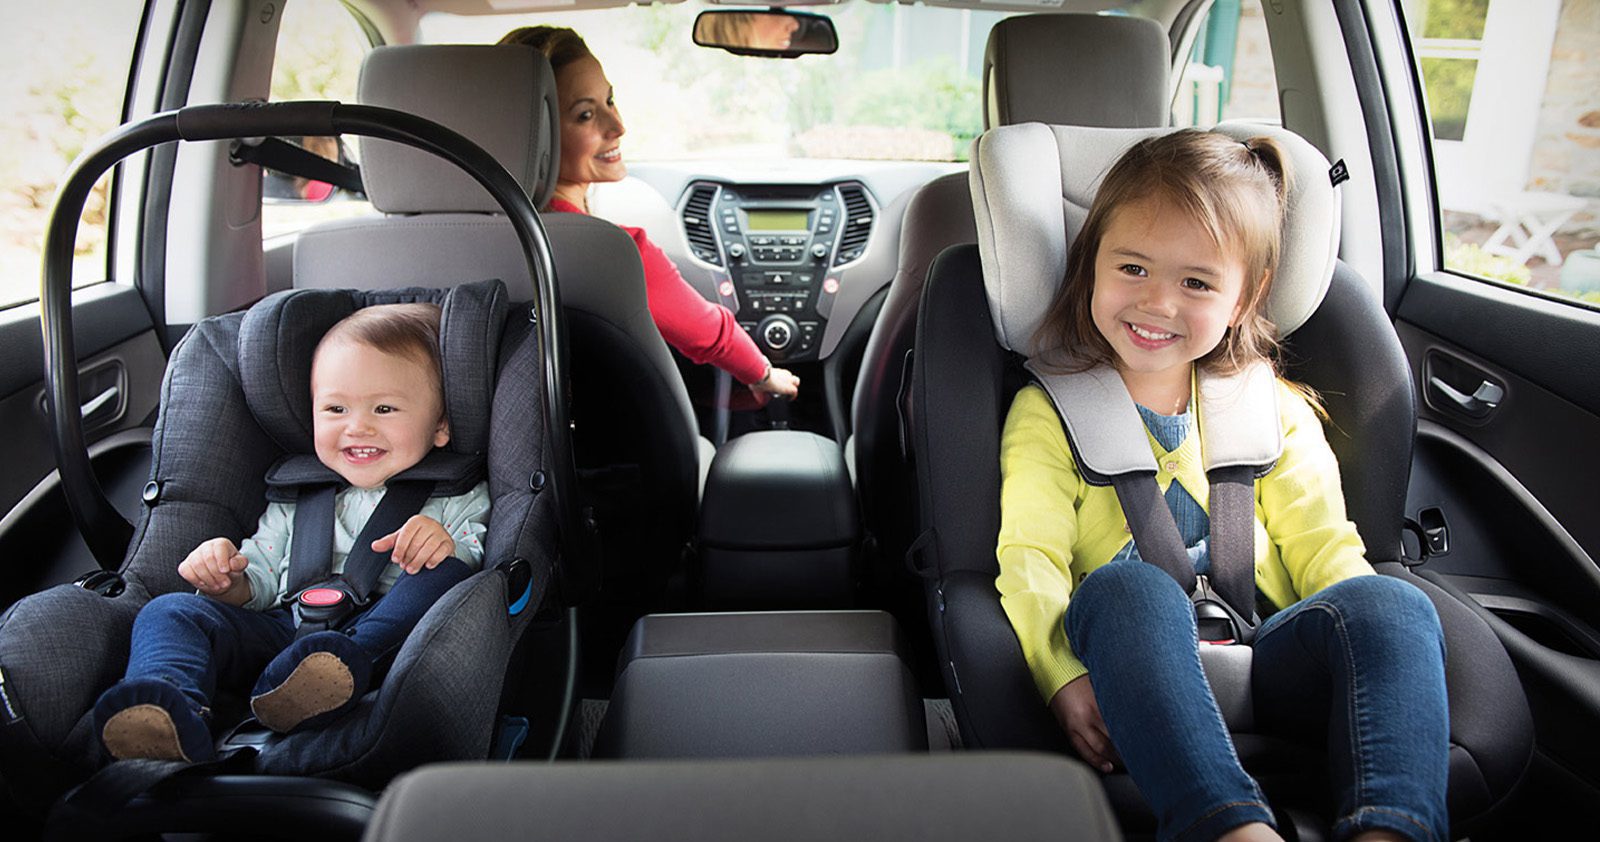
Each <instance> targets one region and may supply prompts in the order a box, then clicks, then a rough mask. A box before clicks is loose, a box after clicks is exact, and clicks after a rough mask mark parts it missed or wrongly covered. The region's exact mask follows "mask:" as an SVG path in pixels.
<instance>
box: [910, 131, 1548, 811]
mask: <svg viewBox="0 0 1600 842" xmlns="http://www.w3.org/2000/svg"><path fill="white" fill-rule="evenodd" d="M1218 130H1219V131H1223V132H1225V133H1227V134H1230V135H1232V136H1234V137H1237V138H1240V139H1244V138H1247V137H1251V136H1254V135H1262V134H1264V135H1269V136H1272V137H1274V138H1276V139H1278V140H1279V142H1280V143H1281V144H1283V145H1284V147H1285V148H1286V150H1287V152H1288V153H1289V157H1290V158H1291V163H1292V164H1293V169H1294V172H1295V178H1294V189H1293V190H1292V192H1291V194H1290V197H1289V202H1288V209H1287V219H1286V222H1285V241H1284V249H1283V259H1282V263H1281V265H1280V267H1279V272H1278V275H1277V278H1276V280H1275V282H1274V285H1273V287H1272V291H1271V298H1270V299H1269V302H1268V307H1269V315H1270V316H1271V318H1272V319H1273V321H1274V322H1275V323H1276V324H1277V325H1278V327H1279V330H1280V334H1282V335H1283V336H1285V337H1287V338H1286V341H1285V351H1286V359H1287V360H1288V363H1289V364H1288V372H1287V373H1288V376H1289V377H1291V378H1293V379H1296V380H1299V381H1301V382H1304V383H1307V384H1308V385H1310V386H1311V387H1312V388H1314V389H1317V390H1318V391H1319V392H1320V393H1321V394H1322V395H1323V396H1324V397H1325V399H1326V405H1327V406H1326V408H1327V411H1328V414H1329V416H1330V423H1329V425H1328V428H1327V434H1328V439H1329V442H1330V444H1331V445H1332V447H1333V449H1334V452H1335V454H1336V455H1337V457H1338V459H1339V463H1340V467H1341V478H1342V481H1343V488H1344V491H1345V499H1346V508H1347V511H1348V513H1349V516H1350V517H1351V519H1352V520H1353V521H1355V523H1356V525H1357V527H1358V528H1359V530H1360V532H1361V536H1362V539H1363V541H1364V542H1365V544H1366V547H1367V556H1368V559H1369V561H1371V562H1373V563H1374V564H1375V566H1377V567H1378V568H1379V570H1380V572H1384V573H1388V574H1391V575H1401V576H1404V577H1405V578H1406V579H1407V580H1408V581H1411V582H1412V583H1413V584H1416V585H1417V586H1418V587H1419V588H1421V589H1422V590H1423V591H1424V592H1426V593H1427V594H1428V596H1429V597H1430V598H1431V599H1432V600H1433V602H1434V604H1435V607H1436V608H1437V610H1438V613H1439V615H1440V619H1441V621H1442V623H1443V626H1444V631H1445V637H1446V641H1447V649H1448V654H1447V662H1446V676H1447V684H1448V690H1449V697H1450V728H1451V750H1450V771H1449V776H1450V791H1449V801H1450V813H1451V817H1452V822H1453V826H1454V829H1455V832H1456V833H1461V832H1463V831H1464V830H1465V829H1466V828H1467V827H1468V826H1469V824H1470V822H1471V821H1472V820H1474V819H1476V818H1480V817H1482V816H1484V815H1485V814H1487V813H1488V812H1489V811H1490V810H1491V809H1492V808H1493V807H1494V806H1495V805H1497V804H1499V803H1500V802H1501V801H1502V800H1503V799H1504V798H1505V796H1506V795H1507V794H1508V793H1509V792H1510V791H1511V789H1512V788H1513V786H1514V784H1515V783H1516V782H1517V781H1518V779H1519V778H1520V777H1521V775H1522V772H1523V770H1524V769H1525V768H1526V765H1527V763H1528V760H1529V758H1530V756H1531V751H1532V737H1533V731H1532V720H1531V716H1530V714H1529V710H1528V705H1527V701H1526V699H1525V697H1524V695H1523V693H1522V689H1521V686H1520V685H1519V684H1518V682H1517V678H1516V673H1515V671H1514V670H1513V668H1512V666H1511V663H1510V660H1509V658H1508V657H1507V656H1506V653H1505V651H1504V649H1503V648H1502V647H1501V645H1500V643H1499V641H1498V640H1497V639H1496V638H1495V637H1494V634H1493V632H1491V631H1490V630H1489V628H1488V627H1487V625H1486V624H1484V623H1483V621H1482V620H1480V619H1479V618H1478V616H1477V615H1476V614H1474V613H1473V612H1472V611H1470V610H1469V609H1468V608H1467V607H1466V606H1464V605H1462V604H1461V603H1459V602H1456V601H1455V600H1453V599H1452V598H1450V597H1449V596H1448V595H1446V594H1444V593H1443V592H1442V591H1440V590H1439V589H1438V588H1436V587H1434V586H1432V585H1431V584H1429V583H1428V582H1425V581H1423V580H1420V579H1419V578H1418V577H1416V576H1413V575H1410V574H1409V573H1406V572H1405V571H1404V570H1403V569H1402V568H1401V566H1400V565H1399V564H1398V563H1397V562H1398V561H1399V559H1400V558H1401V552H1402V548H1401V540H1400V536H1401V531H1402V518H1403V511H1404V498H1405V489H1406V476H1407V474H1408V472H1409V470H1410V464H1411V446H1412V439H1413V437H1414V433H1415V430H1416V408H1415V403H1414V398H1413V393H1412V391H1411V384H1410V376H1409V373H1408V369H1407V367H1406V365H1405V357H1404V354H1403V352H1402V351H1401V349H1400V346H1399V340H1398V338H1397V337H1396V335H1395V333H1394V329H1393V327H1392V325H1391V324H1390V323H1389V321H1388V318H1387V316H1386V315H1385V314H1384V312H1383V310H1382V307H1381V306H1380V305H1379V304H1378V302H1377V300H1376V297H1375V296H1374V295H1373V294H1372V292H1371V290H1370V288H1369V287H1368V285H1367V283H1366V282H1365V281H1363V280H1362V279H1361V278H1359V277H1357V276H1356V275H1355V273H1353V272H1351V271H1350V270H1348V269H1347V268H1346V267H1343V266H1342V265H1337V264H1336V261H1335V253H1336V249H1337V245H1338V240H1339V237H1338V219H1339V215H1338V194H1337V191H1336V190H1334V189H1333V188H1332V187H1331V186H1330V180H1329V178H1328V176H1327V175H1326V173H1327V172H1328V171H1329V166H1328V163H1327V161H1326V159H1324V158H1323V157H1322V156H1321V154H1320V153H1318V152H1317V151H1316V149H1314V148H1313V147H1311V146H1310V144H1308V143H1306V142H1305V141H1304V140H1302V139H1301V138H1299V137H1298V136H1295V135H1293V134H1291V133H1289V132H1287V131H1284V130H1281V129H1276V128H1270V127H1265V126H1260V125H1236V126H1229V125H1226V124H1224V125H1223V126H1219V127H1218ZM1163 131H1168V130H1161V129H1156V130H1144V129H1099V128H1079V127H1061V126H1045V125H1041V124H1036V123H1035V124H1024V125H1020V126H1008V127H1003V128H999V129H995V130H992V131H990V132H988V133H986V134H985V135H983V136H982V137H980V138H979V140H978V143H977V146H976V149H975V153H974V155H973V167H972V190H973V204H974V208H975V210H976V214H977V226H978V240H979V242H978V245H975V246H956V247H953V248H951V249H948V250H946V251H945V252H944V253H943V254H942V255H941V256H940V257H939V259H938V260H937V261H936V262H935V264H934V267H933V270H932V272H931V275H930V278H929V282H928V288H927V290H926V292H925V293H924V297H923V301H922V307H921V317H920V322H919V325H918V333H917V340H916V349H917V352H916V357H915V362H914V367H913V382H912V390H913V400H912V405H913V411H912V424H913V444H914V447H915V449H916V452H917V454H918V456H917V466H918V467H917V478H918V485H919V504H920V521H921V525H922V529H923V532H922V534H921V536H920V537H919V539H918V541H917V543H916V545H915V546H914V549H913V554H914V559H915V561H916V563H917V565H918V567H919V568H920V569H921V570H922V571H923V573H924V575H925V576H926V577H927V581H928V583H929V584H928V588H927V593H928V597H929V611H930V617H931V620H932V623H933V627H934V637H935V642H936V644H937V647H938V650H939V656H940V661H941V668H942V669H943V671H944V674H945V679H946V685H947V687H948V689H949V691H950V696H951V702H952V704H953V707H954V709H955V713H956V718H957V721H958V723H959V724H960V728H961V733H962V740H963V743H964V744H965V745H968V746H973V747H981V748H1046V747H1047V748H1054V749H1056V750H1059V751H1067V750H1068V748H1067V745H1066V739H1065V735H1064V734H1063V733H1062V731H1061V728H1060V726H1059V725H1057V724H1056V723H1055V721H1054V719H1053V718H1052V717H1051V715H1050V713H1049V711H1048V709H1047V708H1046V706H1045V704H1044V701H1043V700H1042V699H1040V698H1039V694H1038V691H1037V690H1036V689H1035V688H1034V685H1033V682H1032V680H1031V678H1030V676H1029V674H1028V669H1027V666H1026V664H1025V663H1024V661H1023V657H1022V651H1021V649H1020V647H1019V645H1018V643H1017V640H1016V636H1015V634H1014V632H1013V631H1012V629H1011V626H1010V623H1009V621H1008V620H1007V618H1006V615H1005V612H1004V610H1003V609H1002V607H1001V604H1000V598H999V593H998V592H997V591H996V589H995V576H996V573H997V571H998V568H997V564H996V560H995V547H996V542H997V537H998V533H999V517H1000V512H999V492H1000V461H999V441H1000V430H1001V425H1002V423H1003V420H1004V417H1005V414H1006V411H1007V409H1008V408H1009V406H1010V404H1011V399H1012V397H1013V396H1014V395H1015V394H1016V391H1017V390H1018V389H1019V388H1021V387H1022V386H1023V385H1025V384H1026V383H1027V381H1028V377H1027V375H1026V373H1025V372H1024V371H1023V370H1022V367H1021V365H1020V362H1021V357H1020V356H1019V354H1021V353H1025V352H1026V350H1027V349H1028V341H1029V338H1030V337H1031V335H1032V333H1033V330H1034V328H1035V327H1036V326H1037V324H1038V323H1039V319H1040V318H1041V317H1042V315H1043V313H1044V311H1045V308H1046V304H1047V303H1048V302H1049V300H1050V297H1051V295H1052V294H1053V292H1054V290H1055V288H1056V286H1057V285H1058V284H1059V283H1060V281H1061V279H1062V278H1063V277H1064V276H1065V269H1066V256H1067V244H1068V243H1070V241H1071V238H1072V237H1073V236H1075V235H1076V233H1077V231H1078V229H1079V227H1080V226H1081V225H1082V224H1083V221H1084V218H1085V217H1086V215H1087V211H1088V207H1089V204H1090V201H1091V200H1092V198H1093V196H1094V192H1095V189H1096V188H1097V186H1098V183H1099V181H1100V178H1101V177H1102V176H1103V175H1104V173H1105V172H1106V171H1107V170H1108V169H1109V168H1110V166H1111V164H1112V163H1113V162H1114V161H1115V160H1116V159H1117V158H1118V157H1120V156H1121V154H1122V153H1123V152H1124V151H1126V150H1127V149H1128V147H1129V146H1131V145H1133V144H1134V143H1135V142H1137V141H1138V140H1140V139H1142V138H1145V137H1149V136H1151V135H1154V134H1158V133H1161V132H1163ZM1289 334H1293V336H1289ZM1013 352H1015V353H1013ZM1121 411H1125V412H1131V410H1130V409H1123V410H1121ZM1202 649H1203V650H1205V651H1203V652H1202V655H1203V656H1205V660H1206V668H1207V673H1208V677H1209V678H1210V679H1211V682H1212V685H1213V689H1214V690H1215V691H1216V693H1217V696H1218V701H1219V702H1220V703H1221V705H1222V708H1223V710H1224V713H1225V714H1226V715H1227V716H1228V720H1229V725H1230V729H1231V730H1233V731H1234V738H1235V743H1236V745H1237V746H1238V748H1239V752H1240V756H1241V759H1242V760H1243V762H1244V764H1245V768H1246V769H1247V770H1249V771H1251V772H1252V774H1255V775H1256V776H1257V777H1258V779H1259V780H1261V782H1262V783H1263V785H1264V786H1265V787H1266V788H1267V792H1268V794H1269V796H1270V797H1274V798H1275V803H1281V800H1278V795H1279V794H1280V793H1284V792H1289V793H1290V794H1289V795H1288V796H1287V797H1286V798H1287V800H1290V801H1298V802H1299V803H1300V804H1304V803H1306V802H1304V801H1300V799H1311V798H1316V799H1317V801H1312V802H1311V803H1317V802H1318V801H1320V798H1318V796H1320V795H1321V793H1320V791H1318V792H1315V793H1313V791H1312V788H1311V785H1312V784H1314V783H1315V781H1308V780H1305V776H1304V774H1303V773H1304V772H1306V771H1308V770H1309V771H1312V772H1314V771H1315V770H1316V769H1317V767H1318V766H1319V765H1320V762H1319V761H1318V755H1319V754H1320V747H1308V746H1301V745H1295V744H1288V743H1286V742H1284V741H1275V740H1273V739H1271V738H1268V737H1265V736H1262V735H1256V734H1251V733H1249V728H1248V721H1249V718H1250V717H1249V682H1248V675H1249V672H1248V665H1249V663H1248V655H1249V652H1248V650H1247V649H1245V648H1244V647H1237V646H1223V647H1213V646H1207V647H1202ZM1241 655H1242V656H1244V657H1243V658H1240V657H1238V656H1241ZM1275 776H1281V779H1280V780H1274V778H1275ZM1313 777H1314V776H1313ZM1106 782H1107V789H1108V792H1109V794H1110V795H1111V797H1112V802H1113V804H1114V805H1115V806H1117V808H1118V812H1119V814H1121V815H1122V816H1123V818H1124V822H1125V827H1126V828H1127V829H1129V830H1133V831H1137V830H1141V829H1148V828H1149V827H1151V826H1153V821H1152V820H1151V817H1150V816H1149V815H1148V812H1147V810H1146V808H1143V806H1142V805H1141V804H1140V803H1139V799H1138V795H1137V792H1136V791H1135V790H1134V788H1133V787H1132V786H1131V783H1130V781H1129V780H1128V779H1127V777H1126V775H1112V776H1109V777H1108V778H1107V779H1106ZM1275 784H1281V785H1278V786H1275ZM1141 811H1145V812H1143V816H1142V817H1141V816H1140V815H1139V814H1140V812H1141ZM1141 825H1143V827H1141Z"/></svg>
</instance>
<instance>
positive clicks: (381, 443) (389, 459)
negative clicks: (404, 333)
mask: <svg viewBox="0 0 1600 842" xmlns="http://www.w3.org/2000/svg"><path fill="white" fill-rule="evenodd" d="M311 400H312V416H311V418H312V433H313V438H314V440H315V442H316V449H317V458H318V459H319V460H321V461H322V464H324V465H327V466H328V467H330V468H332V469H333V470H334V472H335V473H337V474H338V475H339V476H341V477H343V478H344V479H345V481H346V482H348V483H350V484H351V485H353V486H356V487H357V488H377V487H378V486H380V485H383V484H384V483H385V482H388V481H389V478H390V477H392V476H394V475H395V474H398V473H400V472H401V471H403V470H405V469H407V468H409V467H411V466H412V465H415V464H417V463H418V462H420V461H422V457H424V456H427V455H428V452H429V451H431V450H433V449H434V448H435V447H443V446H445V445H446V444H448V443H449V442H450V425H449V424H448V423H446V421H445V420H444V396H443V395H441V394H440V386H439V382H438V379H437V378H436V377H434V376H433V372H432V371H431V370H430V369H429V368H428V366H426V365H424V364H422V363H421V362H418V361H417V360H414V359H412V358H410V357H407V356H403V355H399V354H389V353H385V352H383V351H380V350H378V349H377V348H373V347H372V346H370V345H366V344H363V343H360V342H353V341H334V342H332V343H330V344H326V345H324V346H323V347H321V348H319V349H318V350H317V356H316V358H315V360H313V361H312V363H311Z"/></svg>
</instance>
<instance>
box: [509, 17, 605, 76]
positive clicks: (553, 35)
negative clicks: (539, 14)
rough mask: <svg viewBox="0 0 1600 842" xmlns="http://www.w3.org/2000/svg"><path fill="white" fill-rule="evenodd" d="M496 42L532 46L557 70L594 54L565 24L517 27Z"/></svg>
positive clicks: (552, 68)
mask: <svg viewBox="0 0 1600 842" xmlns="http://www.w3.org/2000/svg"><path fill="white" fill-rule="evenodd" d="M498 43H501V44H521V45H523V46H524V47H532V48H534V49H535V50H538V51H539V52H541V53H544V57H545V58H547V59H549V60H550V69H551V70H554V71H557V72H559V71H560V70H561V68H563V67H566V66H567V65H569V64H571V63H573V62H575V61H577V60H578V59H581V58H588V57H589V56H592V55H594V53H591V52H589V45H588V44H585V43H584V42H583V38H582V37H581V36H579V35H578V33H576V32H574V31H572V30H571V29H568V28H567V27H565V26H523V27H519V28H517V29H513V30H511V31H510V32H507V33H506V34H505V35H504V36H502V37H501V38H500V41H499V42H498Z"/></svg>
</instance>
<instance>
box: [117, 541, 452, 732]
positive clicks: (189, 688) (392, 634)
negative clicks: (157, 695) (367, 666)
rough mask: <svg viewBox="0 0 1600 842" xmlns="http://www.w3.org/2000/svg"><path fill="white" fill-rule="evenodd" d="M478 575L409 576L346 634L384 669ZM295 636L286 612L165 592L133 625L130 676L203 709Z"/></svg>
mask: <svg viewBox="0 0 1600 842" xmlns="http://www.w3.org/2000/svg"><path fill="white" fill-rule="evenodd" d="M471 573H472V570H471V568H469V567H467V565H466V563H465V562H463V561H460V560H459V559H455V558H449V559H446V560H445V561H443V562H442V563H440V564H439V565H438V566H437V567H434V568H433V569H431V570H430V569H427V568H424V569H423V570H421V571H419V572H418V573H416V574H415V575H406V574H402V575H401V576H400V578H399V579H398V580H397V581H396V582H395V584H394V587H392V588H390V589H389V592H388V593H387V594H385V595H384V597H383V598H382V599H380V600H378V601H377V602H376V603H374V604H373V606H372V608H371V609H369V610H368V611H367V612H366V613H364V614H361V615H360V616H358V617H357V618H356V619H355V621H354V622H353V623H351V624H350V626H349V627H348V629H347V630H346V632H347V633H348V634H349V635H350V637H351V639H352V640H354V641H355V642H356V643H358V644H360V645H361V648H362V649H363V650H364V651H366V653H367V654H368V655H370V656H372V660H373V663H377V662H379V661H381V660H382V659H384V658H386V657H388V656H389V655H391V654H393V653H394V651H395V650H397V649H399V648H400V645H401V644H402V643H404V642H405V639H406V636H407V635H409V634H410V633H411V630H412V629H413V628H415V627H416V625H417V623H418V621H420V620H421V619H422V615H423V614H425V613H427V611H428V608H429V606H431V605H433V603H434V602H436V601H438V599H439V597H441V596H443V595H444V593H445V591H448V590H450V588H452V587H454V586H455V584H456V583H457V582H460V581H462V580H464V579H466V578H467V577H468V576H469V575H471ZM294 632H295V630H294V619H293V618H292V617H291V616H290V614H289V609H287V608H274V609H272V610H270V611H250V610H248V609H245V608H239V607H237V606H233V605H228V604H226V603H222V602H218V601H217V600H215V599H212V598H211V597H208V596H202V595H200V594H192V593H172V594H164V595H162V596H158V597H156V598H155V599H152V600H150V602H149V603H148V604H147V605H145V607H144V608H142V609H140V611H139V615H138V617H136V618H135V619H134V621H133V643H132V646H131V648H130V650H129V652H128V670H127V673H126V675H124V677H123V678H124V680H129V679H137V678H158V679H161V680H162V681H166V682H167V683H169V684H172V685H175V686H176V687H177V688H178V689H179V690H181V691H183V694H184V695H185V696H187V697H188V698H189V700H190V701H191V702H192V703H193V704H194V707H195V709H196V710H204V709H206V708H207V707H209V706H210V704H211V699H212V698H213V697H214V696H215V694H216V691H217V689H218V688H219V687H222V688H228V689H234V690H241V691H248V690H249V689H250V687H251V685H252V684H254V683H255V680H256V676H258V675H260V673H261V670H262V669H263V668H265V667H266V665H267V664H268V663H269V662H271V661H272V659H273V658H274V657H276V656H277V654H278V653H279V652H280V651H282V650H283V649H284V648H285V647H287V646H288V645H289V644H290V643H293V642H294Z"/></svg>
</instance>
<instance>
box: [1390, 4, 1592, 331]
mask: <svg viewBox="0 0 1600 842" xmlns="http://www.w3.org/2000/svg"><path fill="white" fill-rule="evenodd" d="M1404 10H1405V14H1406V25H1407V27H1408V28H1409V29H1410V34H1411V39H1412V42H1413V44H1414V48H1415V52H1416V56H1417V65H1418V68H1419V70H1420V71H1421V73H1422V83H1423V90H1424V92H1425V96H1426V101H1427V110H1428V113H1427V122H1428V124H1429V126H1430V128H1431V129H1432V133H1433V159H1434V170H1435V177H1436V183H1437V185H1438V194H1439V207H1440V214H1441V219H1440V222H1441V228H1442V229H1443V231H1444V264H1445V268H1447V269H1449V270H1452V271H1454V272H1458V273H1461V274H1464V275H1470V276H1474V277H1478V278H1485V279H1489V280H1494V281H1500V282H1503V283H1508V284H1513V285H1516V286H1519V287H1522V288H1525V289H1529V290H1532V291H1534V292H1538V293H1541V294H1546V295H1552V296H1557V297H1560V298H1562V299H1565V300H1568V301H1576V302H1582V303H1585V304H1588V305H1590V306H1597V305H1600V252H1597V251H1596V249H1595V244H1596V242H1597V240H1600V64H1597V63H1596V62H1594V61H1593V59H1592V58H1589V59H1587V60H1586V56H1588V57H1592V56H1594V55H1596V54H1597V53H1600V10H1597V8H1596V6H1595V4H1593V3H1573V2H1565V3H1564V2H1561V0H1516V2H1512V0H1406V2H1405V4H1404Z"/></svg>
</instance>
